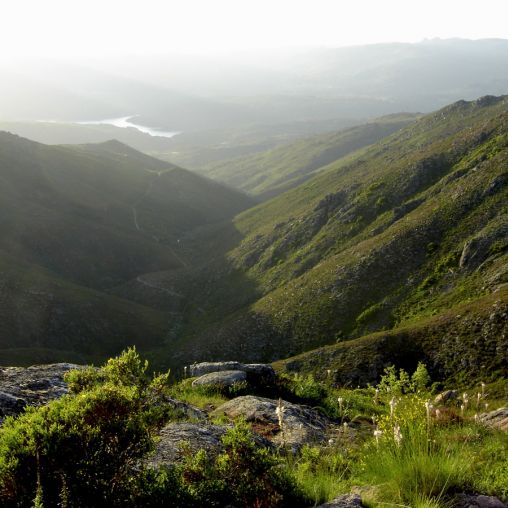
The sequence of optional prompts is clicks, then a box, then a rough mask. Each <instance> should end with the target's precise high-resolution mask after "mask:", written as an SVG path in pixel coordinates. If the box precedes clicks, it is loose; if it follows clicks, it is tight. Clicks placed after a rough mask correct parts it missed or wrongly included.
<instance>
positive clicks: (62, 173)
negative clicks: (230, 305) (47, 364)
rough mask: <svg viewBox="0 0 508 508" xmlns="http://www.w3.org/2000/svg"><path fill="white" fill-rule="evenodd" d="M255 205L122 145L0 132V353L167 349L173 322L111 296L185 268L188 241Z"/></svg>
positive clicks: (100, 353) (100, 355) (99, 353)
mask: <svg viewBox="0 0 508 508" xmlns="http://www.w3.org/2000/svg"><path fill="white" fill-rule="evenodd" d="M250 204H251V200H250V199H249V198H248V197H247V196H245V195H243V194H241V193H238V192H236V191H234V190H231V189H228V188H226V187H224V186H221V185H219V184H217V183H215V182H212V181H210V180H207V179H205V178H202V177H199V176H197V175H195V174H193V173H190V172H189V171H186V170H184V169H181V168H178V167H176V166H173V165H171V164H168V163H166V162H162V161H159V160H157V159H153V158H151V157H148V156H146V155H144V154H141V153H140V152H137V151H135V150H133V149H132V148H129V147H127V146H125V145H123V144H121V143H119V142H117V141H109V142H105V143H101V144H98V145H78V146H46V145H42V144H39V143H35V142H32V141H29V140H26V139H23V138H19V137H17V136H14V135H11V134H7V133H0V216H1V219H0V258H1V259H0V263H1V270H0V281H1V285H0V298H1V299H2V301H3V305H2V309H1V311H0V312H1V318H2V319H1V320H2V323H3V324H2V329H1V331H0V348H4V349H7V348H20V347H23V348H30V347H35V346H37V347H42V348H49V349H54V350H55V349H66V350H70V351H74V352H78V353H83V354H88V355H92V356H93V357H96V358H103V357H104V356H105V355H107V354H114V353H115V352H118V351H119V350H120V349H121V348H123V347H125V346H126V345H128V344H132V343H137V344H138V345H140V346H141V347H145V348H146V347H150V346H154V345H156V344H160V343H162V342H163V341H164V339H165V336H166V334H167V330H168V327H169V325H168V323H169V321H170V316H169V315H168V314H167V313H162V312H161V311H159V310H157V309H154V308H150V307H149V306H146V305H140V304H138V303H135V302H131V301H128V300H127V299H125V298H122V295H120V297H118V296H113V295H112V294H111V293H109V292H108V291H109V289H111V288H113V287H114V286H116V285H118V284H122V283H125V282H127V281H129V280H131V279H139V278H141V281H144V279H142V276H143V274H145V273H146V272H154V271H158V270H169V271H174V270H181V269H182V268H183V267H186V266H187V263H186V261H185V260H184V259H183V255H182V254H181V253H180V252H178V250H179V248H178V239H179V238H180V236H181V235H183V234H186V233H187V232H189V231H191V230H192V229H194V228H197V227H201V226H204V225H210V224H213V223H215V222H222V221H227V220H230V219H231V217H233V216H234V215H235V214H236V213H237V212H238V211H240V210H242V209H245V208H246V207H248V206H250ZM142 283H143V282H140V284H142ZM28 356H29V354H28Z"/></svg>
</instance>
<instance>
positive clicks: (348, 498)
mask: <svg viewBox="0 0 508 508" xmlns="http://www.w3.org/2000/svg"><path fill="white" fill-rule="evenodd" d="M362 506H363V504H362V498H361V497H360V496H359V495H358V494H344V495H342V496H339V497H336V498H335V499H333V500H332V501H328V503H325V504H320V505H319V506H318V507H317V508H361V507H362Z"/></svg>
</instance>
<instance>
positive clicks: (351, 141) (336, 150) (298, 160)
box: [199, 114, 416, 199]
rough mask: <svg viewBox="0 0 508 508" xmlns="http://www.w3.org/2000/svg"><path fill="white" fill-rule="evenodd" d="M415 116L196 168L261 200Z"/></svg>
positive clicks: (388, 119)
mask: <svg viewBox="0 0 508 508" xmlns="http://www.w3.org/2000/svg"><path fill="white" fill-rule="evenodd" d="M415 118H416V115H410V114H401V115H392V116H387V117H383V118H379V119H377V120H374V121H372V122H370V123H368V124H365V125H360V126H358V127H352V128H350V129H346V130H343V131H339V132H334V133H327V134H321V135H319V136H314V137H311V138H308V139H303V140H301V141H298V142H295V143H292V144H290V145H285V146H280V147H277V148H274V149H272V150H269V151H268V152H264V153H261V154H257V155H251V156H249V157H244V158H239V159H232V160H226V161H222V162H219V163H215V164H211V165H208V166H205V167H203V168H200V170H199V171H200V173H202V174H204V175H206V176H208V177H210V178H213V179H215V180H219V181H221V182H224V183H226V184H228V185H231V186H232V187H236V188H239V189H242V190H244V191H246V192H249V193H251V194H254V195H256V196H258V197H260V198H261V199H269V198H271V197H273V196H276V195H278V194H281V193H282V192H284V191H286V190H288V189H291V188H293V187H296V186H298V185H299V184H301V183H303V182H304V181H305V180H308V179H309V178H311V177H312V176H313V175H314V174H315V173H316V172H317V171H318V170H319V169H320V168H322V167H323V166H325V165H327V164H329V163H330V162H333V161H335V160H337V159H340V158H341V157H345V156H346V155H348V154H349V153H351V152H354V151H355V150H358V149H360V148H363V147H364V146H367V145H370V144H372V143H374V142H376V141H379V140H380V139H381V138H383V137H385V136H388V135H389V134H392V133H393V132H395V131H397V130H399V129H401V128H402V127H405V126H406V125H407V124H408V123H410V122H412V121H413V120H414V119H415Z"/></svg>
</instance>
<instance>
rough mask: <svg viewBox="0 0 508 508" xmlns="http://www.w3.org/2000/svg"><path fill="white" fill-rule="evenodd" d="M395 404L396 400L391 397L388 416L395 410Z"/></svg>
mask: <svg viewBox="0 0 508 508" xmlns="http://www.w3.org/2000/svg"><path fill="white" fill-rule="evenodd" d="M396 405H397V401H396V400H395V397H392V400H390V416H391V417H392V418H393V413H394V411H395V406H396Z"/></svg>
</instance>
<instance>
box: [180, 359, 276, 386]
mask: <svg viewBox="0 0 508 508" xmlns="http://www.w3.org/2000/svg"><path fill="white" fill-rule="evenodd" d="M227 370H241V371H244V372H246V373H247V381H248V382H249V383H251V384H270V383H273V381H274V380H275V371H274V370H273V367H272V366H271V365H268V364H265V363H240V362H204V363H197V364H194V365H191V366H190V367H189V373H190V376H191V377H196V376H203V375H205V374H210V373H212V372H223V371H227Z"/></svg>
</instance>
